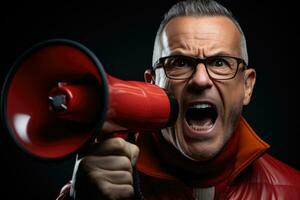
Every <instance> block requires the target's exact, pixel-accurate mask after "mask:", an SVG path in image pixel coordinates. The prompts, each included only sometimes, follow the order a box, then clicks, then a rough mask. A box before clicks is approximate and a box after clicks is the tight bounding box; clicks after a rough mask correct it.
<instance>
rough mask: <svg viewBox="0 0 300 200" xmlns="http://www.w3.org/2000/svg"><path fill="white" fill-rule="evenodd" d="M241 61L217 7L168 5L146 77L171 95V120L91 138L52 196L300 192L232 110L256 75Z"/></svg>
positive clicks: (276, 195) (242, 49)
mask: <svg viewBox="0 0 300 200" xmlns="http://www.w3.org/2000/svg"><path fill="white" fill-rule="evenodd" d="M247 63H248V56H247V48H246V40H245V37H244V34H243V32H242V29H241V27H240V26H239V24H238V22H237V21H236V20H235V19H234V18H233V17H232V15H231V13H230V12H229V11H228V10H227V9H226V8H224V7H223V6H221V5H220V4H218V3H216V2H215V1H209V0H199V1H196V0H195V1H184V2H179V3H178V4H176V5H174V6H173V7H172V8H171V9H170V10H169V12H168V13H167V14H166V15H165V19H164V20H163V21H162V23H161V26H160V28H159V30H158V33H157V37H156V40H155V45H154V53H153V66H154V67H153V69H151V70H147V71H146V72H145V80H146V81H147V82H150V83H153V84H157V85H159V86H161V87H164V88H166V89H167V90H168V91H169V92H171V93H172V94H174V96H175V98H176V99H177V100H178V103H179V116H178V119H177V121H176V123H175V125H174V126H173V127H170V128H166V129H164V130H161V131H159V130H158V131H157V132H156V133H153V134H138V136H137V141H136V145H135V144H132V143H129V142H127V141H125V140H124V139H121V138H110V139H107V140H105V141H101V142H100V143H96V144H93V145H91V148H90V153H89V154H87V155H85V156H84V157H82V158H81V159H78V161H77V163H76V166H75V169H74V176H73V179H72V181H71V183H70V184H69V185H67V186H66V187H65V188H63V190H62V192H61V195H60V197H59V198H58V199H67V198H71V199H72V198H74V199H128V198H133V196H134V194H135V195H136V197H138V198H141V199H142V198H143V197H145V198H146V199H300V174H299V172H298V171H296V170H294V169H292V168H290V167H288V166H287V165H285V164H283V163H282V162H280V161H278V160H276V159H274V158H273V157H271V156H270V155H268V154H266V153H265V152H266V150H267V149H268V148H269V145H268V144H266V143H265V142H264V141H262V140H261V139H260V138H259V137H258V136H257V135H256V134H255V132H254V131H253V130H252V129H251V127H250V126H249V125H248V123H247V122H246V121H245V119H244V118H243V117H242V116H241V113H242V108H243V106H245V105H247V104H248V103H249V102H250V99H251V95H252V91H253V88H254V85H255V80H256V72H255V70H254V69H253V68H249V67H248V66H247ZM108 131H113V130H108ZM132 166H135V167H136V169H137V170H138V172H139V179H137V177H136V176H135V173H134V177H135V178H133V176H132V174H133V172H134V168H133V167H132ZM137 181H139V182H140V184H135V186H133V185H134V183H136V182H137Z"/></svg>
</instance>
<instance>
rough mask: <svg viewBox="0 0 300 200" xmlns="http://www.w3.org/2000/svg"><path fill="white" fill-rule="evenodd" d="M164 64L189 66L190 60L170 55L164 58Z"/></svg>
mask: <svg viewBox="0 0 300 200" xmlns="http://www.w3.org/2000/svg"><path fill="white" fill-rule="evenodd" d="M166 64H167V65H168V66H172V67H180V68H181V67H189V66H191V60H190V59H188V58H185V57H182V56H178V57H170V58H169V59H167V60H166Z"/></svg>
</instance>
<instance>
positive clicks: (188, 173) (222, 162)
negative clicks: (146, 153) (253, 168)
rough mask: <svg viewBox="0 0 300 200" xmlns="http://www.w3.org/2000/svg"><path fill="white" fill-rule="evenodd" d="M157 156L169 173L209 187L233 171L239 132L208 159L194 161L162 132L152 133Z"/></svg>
mask: <svg viewBox="0 0 300 200" xmlns="http://www.w3.org/2000/svg"><path fill="white" fill-rule="evenodd" d="M152 137H153V141H154V144H155V145H156V148H155V150H156V151H157V152H156V153H157V156H158V158H159V160H160V162H162V163H163V164H164V165H165V166H166V168H167V170H168V171H169V173H171V174H173V175H175V176H176V177H179V178H180V179H182V180H183V181H184V182H186V183H188V184H190V185H192V186H195V187H209V186H213V185H216V184H218V183H220V182H222V181H223V180H225V179H226V178H227V177H228V176H229V175H230V174H231V172H232V170H233V165H234V163H235V159H234V158H235V155H236V153H237V146H238V145H237V143H238V137H239V134H238V133H237V132H235V133H234V134H233V135H232V137H231V138H230V139H229V141H228V142H227V143H226V145H225V146H224V148H223V149H222V150H221V151H220V153H219V154H217V155H216V156H215V157H214V158H212V159H210V160H208V161H194V160H191V159H189V158H187V157H186V156H184V155H182V153H181V152H180V151H179V150H177V149H176V148H175V147H174V146H173V145H171V144H169V143H168V142H167V141H166V140H165V139H164V138H163V136H162V135H161V134H157V133H156V134H155V133H153V134H152Z"/></svg>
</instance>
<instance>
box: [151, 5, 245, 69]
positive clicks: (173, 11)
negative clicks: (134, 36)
mask: <svg viewBox="0 0 300 200" xmlns="http://www.w3.org/2000/svg"><path fill="white" fill-rule="evenodd" d="M179 16H200V17H202V16H224V17H228V18H229V19H230V20H231V21H232V22H233V23H234V24H235V25H236V27H237V29H238V30H239V32H240V34H241V51H242V58H243V59H244V60H245V62H246V64H248V52H247V45H246V39H245V35H244V33H243V31H242V28H241V26H240V25H239V23H238V22H237V20H236V19H235V18H234V17H233V15H232V13H231V11H229V10H228V9H227V8H225V7H224V6H222V5H221V4H219V3H217V2H216V1H214V0H186V1H181V2H178V3H177V4H175V5H173V6H172V7H171V8H170V10H169V11H168V12H167V13H166V14H165V16H164V19H163V20H162V22H161V24H160V26H159V29H158V31H157V34H156V38H155V42H154V49H153V57H152V65H154V63H155V62H156V61H157V60H158V59H159V58H160V57H161V55H162V48H161V36H162V32H163V29H164V28H165V26H166V24H167V23H168V22H169V21H170V20H171V19H173V18H175V17H179Z"/></svg>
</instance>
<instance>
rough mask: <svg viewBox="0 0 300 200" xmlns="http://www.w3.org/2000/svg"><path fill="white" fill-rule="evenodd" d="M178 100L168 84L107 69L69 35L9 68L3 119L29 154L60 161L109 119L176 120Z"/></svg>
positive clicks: (149, 125) (147, 124) (148, 124)
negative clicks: (112, 73) (116, 74)
mask: <svg viewBox="0 0 300 200" xmlns="http://www.w3.org/2000/svg"><path fill="white" fill-rule="evenodd" d="M177 114H178V105H177V102H176V100H175V99H174V98H173V97H172V95H170V94H168V93H167V92H166V91H165V90H164V89H162V88H160V87H158V86H156V85H152V84H149V83H144V82H139V81H124V80H120V79H118V78H115V77H113V76H110V75H108V74H106V73H105V71H104V68H103V67H102V65H101V63H100V62H99V60H98V59H97V57H96V56H95V55H94V54H93V53H92V52H91V51H90V50H89V49H87V48H86V47H85V46H83V45H82V44H80V43H78V42H75V41H71V40H65V39H54V40H48V41H45V42H42V43H39V44H37V45H35V46H34V47H33V48H31V49H29V50H28V51H26V52H25V53H24V54H23V56H21V57H20V58H19V59H18V60H17V62H16V63H15V65H14V66H13V67H12V69H11V71H10V72H9V74H8V76H7V78H6V80H5V83H4V86H3V90H2V95H1V116H2V122H4V126H5V127H6V129H7V131H8V133H9V134H10V135H11V136H12V138H13V139H14V141H15V142H16V143H17V144H18V146H19V147H21V149H22V150H24V151H25V152H26V153H27V154H30V155H32V156H34V157H37V158H41V159H46V160H54V159H55V160H57V159H62V158H66V157H68V156H70V155H72V154H74V153H77V152H78V151H79V150H80V149H81V148H84V147H85V145H86V144H87V143H89V142H92V141H93V140H94V139H95V138H96V137H97V138H99V136H100V138H101V129H102V126H103V124H104V123H105V122H110V123H114V124H117V125H119V126H120V127H124V128H125V129H126V131H142V132H148V131H151V130H154V129H162V128H165V127H167V126H169V125H171V124H173V123H174V122H175V120H176V119H177Z"/></svg>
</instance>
